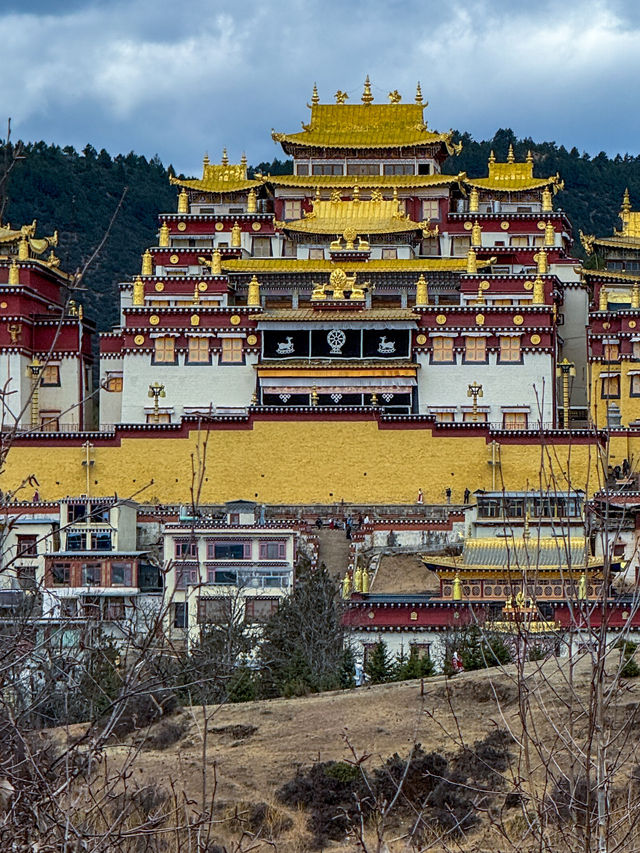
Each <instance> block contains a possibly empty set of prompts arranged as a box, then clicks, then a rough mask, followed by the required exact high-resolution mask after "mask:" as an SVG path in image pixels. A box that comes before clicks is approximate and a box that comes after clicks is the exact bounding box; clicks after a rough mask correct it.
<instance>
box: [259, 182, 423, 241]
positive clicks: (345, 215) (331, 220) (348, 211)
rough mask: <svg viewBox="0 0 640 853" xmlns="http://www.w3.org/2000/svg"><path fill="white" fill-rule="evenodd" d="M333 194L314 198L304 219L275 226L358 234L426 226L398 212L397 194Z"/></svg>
mask: <svg viewBox="0 0 640 853" xmlns="http://www.w3.org/2000/svg"><path fill="white" fill-rule="evenodd" d="M358 186H359V185H358ZM332 195H334V194H333V193H332ZM335 195H336V198H332V199H331V200H328V201H324V200H322V199H317V198H316V199H314V202H313V210H312V211H310V212H309V213H306V214H305V216H304V218H303V219H294V220H292V221H290V222H277V223H276V225H277V227H279V228H286V229H287V230H289V231H303V232H305V233H307V234H342V233H343V232H344V231H345V230H346V229H348V228H350V229H353V230H354V231H355V232H356V234H358V235H362V234H396V233H400V232H403V231H417V230H420V229H423V228H427V227H428V223H427V222H425V223H419V222H413V220H411V219H409V217H408V216H406V215H405V214H404V213H401V212H400V203H399V201H398V199H397V198H393V199H383V198H382V197H381V195H380V194H379V193H378V195H377V197H376V198H372V199H370V200H367V201H360V199H358V198H353V199H348V200H347V201H342V199H340V198H339V194H338V193H337V192H336V193H335ZM353 239H355V236H354V238H353Z"/></svg>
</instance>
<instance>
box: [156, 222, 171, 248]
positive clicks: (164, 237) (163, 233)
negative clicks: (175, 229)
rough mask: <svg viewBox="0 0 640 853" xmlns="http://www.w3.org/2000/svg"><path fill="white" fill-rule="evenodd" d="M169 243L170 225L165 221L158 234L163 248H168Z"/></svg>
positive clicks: (159, 242) (159, 243)
mask: <svg viewBox="0 0 640 853" xmlns="http://www.w3.org/2000/svg"><path fill="white" fill-rule="evenodd" d="M168 245H169V226H168V225H167V223H166V222H163V223H162V225H161V226H160V233H159V234H158V246H160V247H161V248H166V247H167V246H168Z"/></svg>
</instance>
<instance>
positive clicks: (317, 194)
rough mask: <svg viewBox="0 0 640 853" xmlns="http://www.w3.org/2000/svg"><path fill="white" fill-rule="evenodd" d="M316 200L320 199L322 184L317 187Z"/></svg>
mask: <svg viewBox="0 0 640 853" xmlns="http://www.w3.org/2000/svg"><path fill="white" fill-rule="evenodd" d="M314 201H320V185H318V186H317V187H316V195H315V198H314Z"/></svg>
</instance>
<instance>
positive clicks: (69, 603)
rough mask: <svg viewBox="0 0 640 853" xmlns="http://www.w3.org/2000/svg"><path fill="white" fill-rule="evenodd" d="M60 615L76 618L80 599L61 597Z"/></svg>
mask: <svg viewBox="0 0 640 853" xmlns="http://www.w3.org/2000/svg"><path fill="white" fill-rule="evenodd" d="M60 615H61V616H64V617H65V618H69V617H71V618H74V617H75V616H77V615H78V599H77V598H67V597H66V596H65V597H64V598H61V599H60Z"/></svg>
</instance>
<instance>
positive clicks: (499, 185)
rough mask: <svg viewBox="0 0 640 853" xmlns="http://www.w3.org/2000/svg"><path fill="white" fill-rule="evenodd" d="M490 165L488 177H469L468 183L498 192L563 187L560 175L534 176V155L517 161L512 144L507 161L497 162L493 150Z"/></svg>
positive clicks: (555, 189) (557, 188)
mask: <svg viewBox="0 0 640 853" xmlns="http://www.w3.org/2000/svg"><path fill="white" fill-rule="evenodd" d="M488 166H489V176H488V177H487V178H468V179H467V184H469V186H472V187H477V188H478V189H486V190H496V191H498V192H524V191H526V190H536V189H543V188H544V187H547V186H553V188H554V191H557V190H559V189H562V187H563V184H562V181H561V180H560V176H559V175H554V176H553V177H550V178H534V177H533V157H531V155H528V156H527V159H526V160H525V162H524V163H516V161H515V158H514V156H513V148H512V147H511V146H510V147H509V154H508V156H507V160H506V162H504V163H498V162H496V159H495V157H494V156H493V151H492V152H491V156H490V157H489V163H488Z"/></svg>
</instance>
